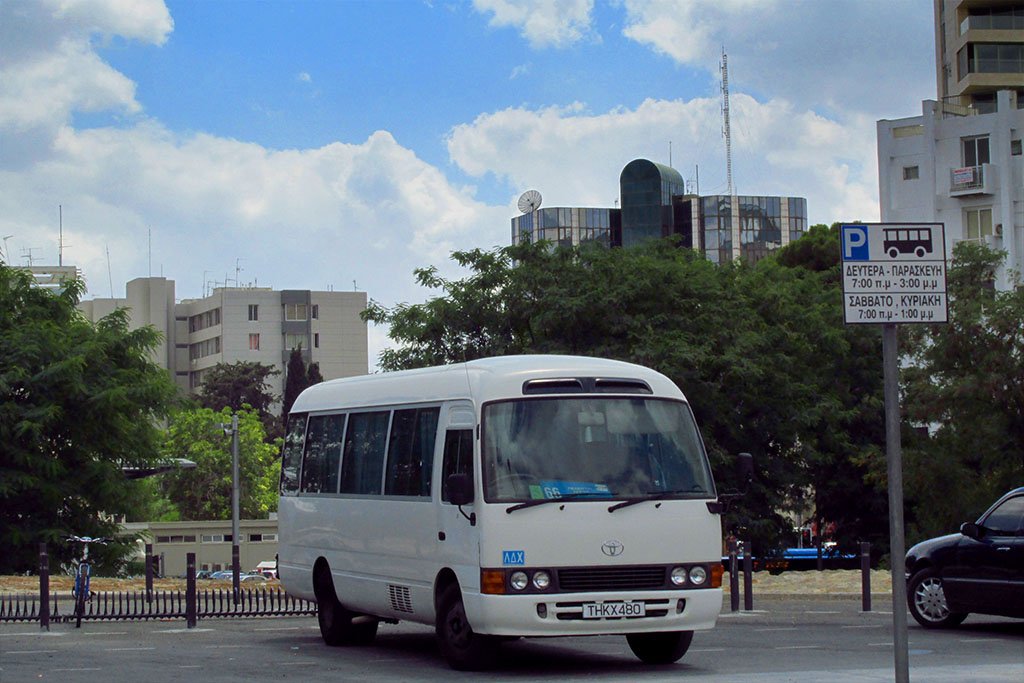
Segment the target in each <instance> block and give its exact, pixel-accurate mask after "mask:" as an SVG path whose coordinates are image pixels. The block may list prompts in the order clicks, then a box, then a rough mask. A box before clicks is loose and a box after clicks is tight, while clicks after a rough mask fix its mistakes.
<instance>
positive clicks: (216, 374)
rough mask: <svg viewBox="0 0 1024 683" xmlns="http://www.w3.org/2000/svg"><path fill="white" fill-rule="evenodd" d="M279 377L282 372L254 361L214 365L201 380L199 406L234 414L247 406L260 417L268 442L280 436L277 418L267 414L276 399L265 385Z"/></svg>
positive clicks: (269, 413) (268, 386)
mask: <svg viewBox="0 0 1024 683" xmlns="http://www.w3.org/2000/svg"><path fill="white" fill-rule="evenodd" d="M280 374H281V371H280V370H278V369H276V368H275V367H274V366H273V365H264V364H263V363H257V362H254V361H241V360H240V361H236V362H234V363H217V364H216V365H215V366H213V367H212V368H210V369H209V370H207V371H206V373H205V374H204V376H203V385H202V387H201V388H200V390H199V404H200V405H201V406H202V407H203V408H209V409H210V410H214V411H220V410H221V409H222V408H230V409H231V410H232V411H235V412H237V411H240V410H242V409H243V408H244V407H246V406H248V407H249V408H251V409H252V410H255V411H256V412H257V413H258V414H259V416H260V420H262V421H263V426H264V429H265V430H266V432H267V434H269V435H270V437H271V438H274V437H277V436H280V433H281V429H280V427H279V425H278V424H277V418H276V416H274V415H272V414H271V412H270V406H271V405H273V403H274V402H275V401H277V399H278V396H277V395H275V394H274V393H273V392H272V391H271V390H270V384H269V382H268V381H267V378H268V377H273V376H275V375H280Z"/></svg>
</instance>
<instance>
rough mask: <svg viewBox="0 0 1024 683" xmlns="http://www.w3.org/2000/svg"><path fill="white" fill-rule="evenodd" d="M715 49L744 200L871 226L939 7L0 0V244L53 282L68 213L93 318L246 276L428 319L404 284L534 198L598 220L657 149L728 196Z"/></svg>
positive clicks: (491, 238) (914, 104)
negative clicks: (527, 193) (164, 289)
mask: <svg viewBox="0 0 1024 683" xmlns="http://www.w3.org/2000/svg"><path fill="white" fill-rule="evenodd" d="M723 47H724V48H725V50H726V52H727V53H728V55H729V57H728V59H729V80H730V94H731V102H730V104H731V119H732V150H733V179H734V185H735V187H736V189H737V192H738V193H740V194H768V195H772V194H781V195H795V196H804V197H807V199H808V210H809V213H810V219H811V221H812V222H824V223H829V222H833V221H838V220H857V219H860V220H877V219H878V196H877V195H878V189H877V160H876V152H875V122H876V121H877V120H878V119H882V118H901V117H905V116H913V115H916V114H920V103H921V100H923V99H928V98H934V97H935V71H934V65H933V62H934V37H933V19H932V3H931V1H930V0H907V1H905V2H898V3H892V2H888V1H882V0H858V1H845V0H649V1H647V2H640V1H639V0H618V1H615V2H591V1H590V0H552V1H548V2H540V1H539V0H521V1H519V0H476V1H475V2H468V1H467V2H440V1H437V2H414V1H412V0H409V1H391V2H328V1H326V0H321V1H316V2H270V1H262V2H249V1H245V0H233V1H230V2H229V1H226V0H223V1H219V0H211V1H206V2H198V1H192V2H163V1H161V0H35V1H31V2H30V1H27V0H4V2H3V3H2V4H0V237H6V238H8V239H7V241H6V242H0V244H2V245H4V248H5V250H6V253H5V256H7V257H9V260H10V261H11V262H15V263H24V262H26V256H27V254H28V253H29V251H31V254H32V257H33V259H34V260H35V262H36V263H37V264H43V263H55V262H56V261H57V241H58V239H57V231H58V206H62V207H63V216H64V239H65V243H66V245H67V247H66V248H65V252H64V260H65V263H73V264H76V265H78V266H79V267H80V268H81V269H82V270H83V273H84V275H85V277H86V280H87V284H88V287H89V293H88V295H87V296H89V297H93V296H99V297H106V296H111V295H114V296H123V294H124V284H125V282H127V281H128V280H130V279H132V278H135V277H141V276H146V275H148V274H149V273H150V272H152V273H153V274H154V275H160V274H163V275H164V276H166V277H168V278H171V279H174V280H175V281H176V286H177V294H178V296H179V298H192V297H197V296H200V295H201V294H202V293H203V291H204V289H205V288H206V287H208V286H209V283H210V282H213V281H223V280H224V278H225V276H226V275H230V276H231V277H234V272H235V268H236V265H237V266H238V267H240V268H241V269H242V271H241V273H240V278H239V279H240V280H241V281H242V282H256V283H257V284H259V285H261V286H272V287H275V288H279V289H283V288H289V289H292V288H311V289H325V288H327V287H333V288H335V289H349V288H351V287H352V283H353V281H355V282H356V286H358V288H359V289H362V290H366V291H367V292H368V293H369V295H370V296H371V297H372V298H374V299H376V300H378V301H381V302H382V303H384V304H387V305H393V304H395V303H398V302H402V301H407V302H416V301H421V300H423V299H424V297H426V296H428V293H427V292H424V291H422V290H420V289H418V288H417V286H416V284H415V282H414V280H413V274H412V271H413V269H414V268H417V267H421V266H426V265H436V266H438V267H440V268H441V269H442V272H444V273H446V274H450V275H457V274H458V271H457V270H456V268H455V266H454V265H453V264H451V263H450V260H449V259H448V255H449V254H450V252H451V251H452V250H455V249H469V248H474V247H481V248H492V247H495V246H500V245H504V244H506V243H507V242H508V240H509V219H510V218H511V217H512V216H513V215H515V214H516V213H517V211H516V209H515V201H516V198H517V197H518V196H519V194H520V193H522V192H523V191H524V190H526V189H537V190H539V191H540V192H541V193H542V194H543V196H544V204H545V205H546V206H612V205H613V203H614V201H615V199H616V198H617V191H618V173H619V171H620V170H621V169H622V167H623V166H624V165H625V164H626V163H628V162H629V161H630V160H632V159H635V158H639V157H645V158H650V159H653V160H655V161H660V162H662V163H667V162H668V160H669V159H668V157H669V144H670V142H671V147H672V162H673V165H674V166H675V167H676V168H677V169H679V171H680V172H681V173H682V174H683V176H684V177H685V178H687V179H688V180H696V179H697V177H698V175H699V183H700V186H699V189H700V192H701V193H702V194H715V193H719V192H724V191H725V188H726V172H725V169H726V160H725V145H724V140H723V137H722V134H721V131H722V123H721V105H722V100H721V92H720V86H721V82H720V77H721V75H720V71H719V68H718V67H719V63H720V61H721V51H722V48H723ZM150 240H152V253H153V256H152V260H151V261H150V259H149V244H150ZM108 253H109V258H108V256H107V254H108ZM385 334H386V330H379V329H371V331H370V336H371V354H375V353H376V352H377V351H379V349H380V348H381V347H382V346H384V345H385V344H386V343H387V341H386V339H385ZM371 363H372V359H371Z"/></svg>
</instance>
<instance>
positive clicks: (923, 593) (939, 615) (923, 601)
mask: <svg viewBox="0 0 1024 683" xmlns="http://www.w3.org/2000/svg"><path fill="white" fill-rule="evenodd" d="M907 605H908V606H909V607H910V614H911V615H913V617H914V619H916V620H917V623H919V624H921V626H924V627H925V628H948V627H950V626H956V625H957V624H959V623H960V622H962V621H963V620H964V619H966V618H967V615H966V614H961V613H959V612H951V611H950V610H949V606H948V605H947V604H946V593H945V591H944V590H943V587H942V578H941V577H940V576H939V573H938V571H936V570H935V569H934V568H933V567H926V568H925V569H922V570H921V571H919V572H917V573H916V574H914V576H913V577H912V578H911V579H910V583H909V584H908V585H907Z"/></svg>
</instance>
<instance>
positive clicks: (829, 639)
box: [0, 593, 1024, 683]
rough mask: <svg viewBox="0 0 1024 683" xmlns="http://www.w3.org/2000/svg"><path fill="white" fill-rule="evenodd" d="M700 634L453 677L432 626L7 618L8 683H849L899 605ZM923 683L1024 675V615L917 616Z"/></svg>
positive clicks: (508, 651)
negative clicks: (363, 638)
mask: <svg viewBox="0 0 1024 683" xmlns="http://www.w3.org/2000/svg"><path fill="white" fill-rule="evenodd" d="M755 607H756V609H755V610H754V611H751V612H743V611H741V612H736V613H733V612H730V611H729V604H728V602H727V601H726V602H724V604H723V613H722V616H721V618H720V619H719V623H718V626H717V628H715V629H714V630H712V631H706V632H700V633H698V634H696V636H695V638H694V641H693V645H692V647H691V648H690V651H689V652H688V653H687V654H686V656H685V657H684V658H683V659H682V660H681V661H680V662H679V663H677V664H675V665H671V666H666V667H651V666H647V665H644V664H642V663H640V662H639V661H637V660H636V659H635V658H634V657H633V656H632V655H631V654H630V652H629V650H628V648H627V647H626V644H625V641H624V639H623V638H622V637H621V636H601V637H593V638H556V639H533V638H530V639H521V640H518V641H515V642H511V643H507V644H505V645H504V646H503V647H502V648H501V649H500V650H499V651H498V652H497V653H496V655H495V661H494V669H493V670H491V671H489V672H487V673H485V674H463V673H458V672H453V671H451V670H449V669H448V668H447V666H446V665H445V664H444V662H443V661H442V660H441V658H440V655H439V653H438V649H437V645H436V642H435V640H434V635H433V632H432V630H431V629H429V628H427V627H425V626H421V625H417V624H408V623H404V622H403V623H402V624H399V625H397V626H391V625H385V626H382V627H381V631H380V635H379V637H378V639H377V642H376V643H375V644H374V645H373V646H372V647H366V648H330V647H326V646H325V645H324V644H323V642H322V640H321V639H320V636H319V633H318V630H317V627H316V620H315V619H314V618H312V617H301V618H297V617H296V618H277V619H244V618H243V619H210V620H204V621H200V623H199V626H198V628H195V629H187V628H185V627H184V622H183V621H182V620H180V619H179V620H173V621H151V622H138V621H135V622H86V623H84V624H83V626H82V628H81V629H75V628H74V625H73V624H58V625H54V627H53V628H52V629H51V631H50V632H49V633H47V632H40V630H39V627H38V626H37V625H35V624H0V681H3V683H22V682H26V683H27V682H28V681H40V680H43V681H45V680H60V681H75V683H93V682H95V683H110V681H129V680H131V681H134V680H145V681H149V682H153V683H160V682H162V681H190V682H192V683H195V682H197V681H202V682H203V683H206V682H207V681H209V682H211V683H252V682H253V681H269V680H295V679H296V678H298V679H300V680H338V681H349V680H353V681H355V680H359V681H365V680H370V679H372V680H373V681H374V682H375V683H380V682H385V681H396V682H397V681H411V680H416V681H426V680H445V681H475V680H481V679H486V680H491V681H534V680H537V681H558V682H559V683H564V682H565V681H576V680H584V679H585V680H594V679H597V680H602V681H629V682H631V683H632V682H634V681H669V680H671V681H674V682H676V683H678V682H680V681H683V682H686V683H689V682H691V681H701V682H705V681H741V682H749V683H754V682H756V683H778V682H780V681H830V682H831V681H839V682H843V683H846V682H849V683H864V682H867V681H871V682H884V681H892V680H893V671H894V663H893V650H892V642H893V639H892V613H891V611H889V610H891V605H889V604H887V603H883V604H878V605H877V606H876V607H875V608H874V610H873V611H872V612H867V613H865V612H862V611H861V609H860V601H859V599H851V598H847V599H832V600H824V599H821V598H820V597H815V598H808V597H804V598H802V599H799V600H793V599H791V598H786V597H783V595H782V594H781V593H777V594H775V596H774V597H772V598H768V597H764V596H763V597H761V598H757V599H756V600H755ZM908 635H909V644H910V647H909V658H910V672H911V680H912V681H915V683H916V682H917V681H927V682H932V681H935V682H937V683H953V682H954V681H956V682H957V683H959V682H960V681H981V682H989V681H991V682H993V683H1002V682H1009V681H1012V682H1013V683H1019V681H1022V680H1024V621H1022V620H1009V619H1001V618H997V617H979V616H971V617H969V618H968V620H967V621H966V622H965V623H964V625H963V627H962V628H959V629H955V630H949V631H930V630H926V629H922V628H920V627H918V626H917V625H916V624H913V622H911V626H910V629H909V634H908Z"/></svg>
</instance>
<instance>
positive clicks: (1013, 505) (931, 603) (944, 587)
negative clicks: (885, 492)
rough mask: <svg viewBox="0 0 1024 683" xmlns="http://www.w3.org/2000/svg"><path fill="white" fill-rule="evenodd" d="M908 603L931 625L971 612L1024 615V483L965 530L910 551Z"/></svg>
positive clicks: (913, 612) (955, 620)
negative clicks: (1023, 485)
mask: <svg viewBox="0 0 1024 683" xmlns="http://www.w3.org/2000/svg"><path fill="white" fill-rule="evenodd" d="M906 569H907V603H908V605H909V607H910V613H911V615H913V617H914V619H916V620H917V622H918V623H919V624H921V625H922V626H924V627H926V628H944V627H950V626H956V625H957V624H959V623H960V622H962V621H963V620H964V619H965V618H966V617H967V615H968V614H969V613H972V612H974V613H978V614H994V615H1000V616H1007V617H1020V618H1024V487H1021V488H1017V489H1014V490H1012V491H1010V492H1009V493H1007V494H1006V495H1004V496H1003V497H1002V498H1000V499H999V500H998V501H996V503H995V504H994V505H993V506H992V507H990V508H989V509H988V511H987V512H985V514H983V515H982V516H981V517H979V518H978V521H977V522H967V523H965V524H963V525H962V526H961V527H960V533H958V534H950V535H948V536H941V537H939V538H933V539H930V540H927V541H924V542H923V543H918V544H917V545H915V546H914V547H913V548H911V549H910V550H909V551H908V552H907V557H906Z"/></svg>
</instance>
